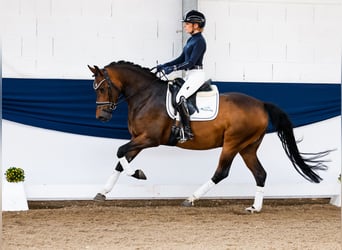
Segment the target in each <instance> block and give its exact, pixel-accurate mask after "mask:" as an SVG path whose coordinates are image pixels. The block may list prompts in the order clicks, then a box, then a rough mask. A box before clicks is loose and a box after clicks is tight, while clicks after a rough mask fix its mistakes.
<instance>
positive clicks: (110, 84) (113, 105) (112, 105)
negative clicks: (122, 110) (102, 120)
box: [93, 68, 166, 111]
mask: <svg viewBox="0 0 342 250" xmlns="http://www.w3.org/2000/svg"><path fill="white" fill-rule="evenodd" d="M153 69H154V68H152V69H151V71H152V70H153ZM102 71H103V76H104V79H102V80H101V81H100V82H99V83H97V82H96V81H95V80H94V82H93V88H94V90H97V89H98V88H99V87H100V86H101V85H102V83H104V82H105V81H107V84H108V85H107V87H108V100H109V101H107V102H96V105H97V106H98V107H101V106H108V107H109V109H110V110H111V111H114V110H115V109H116V108H117V106H118V105H119V104H121V103H123V102H124V101H127V100H128V99H130V98H131V97H133V96H135V95H137V94H138V93H134V94H132V95H130V96H127V97H125V96H124V95H123V94H122V93H121V92H122V91H121V90H120V89H119V88H118V87H117V86H116V85H115V84H114V83H113V82H112V81H111V80H110V78H109V75H108V72H107V70H106V69H105V68H104V69H103V70H102ZM164 76H165V77H166V75H165V74H164ZM158 80H160V78H159V77H158V78H157V79H155V80H154V81H153V82H152V83H154V82H156V81H158ZM111 87H113V88H114V89H115V90H117V91H118V92H119V93H120V95H119V98H118V101H117V102H113V101H112V100H113V97H112V91H111Z"/></svg>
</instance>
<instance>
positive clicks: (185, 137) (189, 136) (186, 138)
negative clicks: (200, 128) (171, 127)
mask: <svg viewBox="0 0 342 250" xmlns="http://www.w3.org/2000/svg"><path fill="white" fill-rule="evenodd" d="M188 132H190V133H185V130H184V127H182V128H181V129H180V131H179V134H180V138H179V143H184V142H186V141H190V140H192V139H193V138H194V135H193V134H192V132H191V130H189V131H188Z"/></svg>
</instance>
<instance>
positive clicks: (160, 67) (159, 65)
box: [157, 64, 164, 72]
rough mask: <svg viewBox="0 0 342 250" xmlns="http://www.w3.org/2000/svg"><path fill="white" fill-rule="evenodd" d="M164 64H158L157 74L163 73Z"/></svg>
mask: <svg viewBox="0 0 342 250" xmlns="http://www.w3.org/2000/svg"><path fill="white" fill-rule="evenodd" d="M163 68H164V67H163V64H158V65H157V72H161V71H162V70H163Z"/></svg>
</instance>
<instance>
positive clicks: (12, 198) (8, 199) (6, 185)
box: [2, 180, 28, 211]
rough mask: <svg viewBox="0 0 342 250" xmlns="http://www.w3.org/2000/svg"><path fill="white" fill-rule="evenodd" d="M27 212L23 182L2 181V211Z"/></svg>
mask: <svg viewBox="0 0 342 250" xmlns="http://www.w3.org/2000/svg"><path fill="white" fill-rule="evenodd" d="M26 210H28V205H27V199H26V194H25V189H24V182H18V183H12V182H8V181H6V180H3V181H2V211H26Z"/></svg>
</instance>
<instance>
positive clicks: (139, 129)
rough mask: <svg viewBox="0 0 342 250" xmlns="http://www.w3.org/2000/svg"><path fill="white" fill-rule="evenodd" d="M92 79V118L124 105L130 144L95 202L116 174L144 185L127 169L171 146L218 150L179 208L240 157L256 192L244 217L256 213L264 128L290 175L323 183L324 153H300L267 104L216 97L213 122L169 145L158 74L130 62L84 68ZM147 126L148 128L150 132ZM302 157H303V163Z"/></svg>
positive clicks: (284, 121)
mask: <svg viewBox="0 0 342 250" xmlns="http://www.w3.org/2000/svg"><path fill="white" fill-rule="evenodd" d="M88 68H89V69H90V71H91V72H92V73H93V77H94V82H93V88H94V90H95V92H96V105H97V106H96V118H97V119H99V120H101V121H104V122H105V121H109V120H110V119H111V118H112V112H113V111H114V110H115V108H116V107H117V105H118V104H119V103H120V102H122V101H126V102H127V104H128V130H129V133H130V134H131V139H130V140H129V142H128V143H126V144H124V145H122V146H120V147H119V149H118V150H117V158H118V163H117V164H116V167H115V169H114V170H113V173H112V174H111V175H110V177H109V178H108V180H107V182H106V184H105V186H104V188H103V189H102V190H101V191H100V192H99V193H97V194H96V196H95V197H94V200H96V201H104V200H106V194H107V193H109V192H110V191H111V190H112V189H113V187H114V185H115V183H116V182H117V180H118V178H119V176H120V174H121V173H122V172H123V171H124V172H125V173H126V174H127V175H129V176H132V177H134V178H137V179H142V180H143V179H146V176H145V174H144V172H143V171H142V170H141V169H137V170H134V169H133V167H132V166H131V165H130V163H131V162H132V161H133V159H134V158H135V157H136V156H137V155H138V154H139V153H140V152H141V151H142V150H143V149H146V148H150V147H157V146H159V145H174V146H177V147H180V148H183V149H192V150H207V149H213V148H220V147H221V148H222V151H221V154H220V158H219V161H218V165H217V167H216V170H215V172H214V174H213V176H212V178H210V179H209V180H208V181H207V182H206V183H204V184H203V185H202V186H200V187H199V188H198V189H197V190H196V191H195V192H194V193H193V194H192V195H191V196H189V197H188V198H187V199H186V200H184V202H183V203H182V205H183V206H188V207H189V206H194V203H195V201H196V200H198V199H200V198H201V197H202V196H203V195H204V194H206V193H207V192H208V191H209V190H210V189H212V188H213V187H214V186H215V185H217V184H218V183H219V182H220V181H222V180H223V179H225V178H226V177H227V176H228V174H229V171H230V168H231V164H232V161H233V159H234V157H235V156H236V155H237V154H240V155H241V157H242V159H243V161H244V163H245V164H246V166H247V167H248V169H249V170H250V171H251V172H252V174H253V176H254V179H255V182H256V191H255V196H254V203H253V205H252V206H250V207H247V208H246V210H247V211H248V212H251V213H253V212H260V211H261V209H262V205H263V198H264V186H265V181H266V175H267V174H266V171H265V169H264V168H263V166H262V164H261V163H260V161H259V159H258V157H257V150H258V148H259V146H260V144H261V142H262V140H263V138H264V135H265V133H266V130H267V127H268V124H269V122H270V123H271V124H272V125H273V127H274V130H275V131H276V132H277V135H278V137H279V139H280V140H281V142H282V147H283V148H284V150H285V153H286V155H287V156H288V158H289V160H290V161H291V163H292V165H293V166H294V168H295V170H296V171H297V172H298V173H299V174H300V175H301V176H303V177H304V178H305V179H306V180H308V181H311V182H314V183H319V182H320V181H321V180H322V178H321V177H320V176H319V175H318V174H317V173H316V172H317V170H326V169H327V166H326V165H325V164H324V162H326V161H325V160H323V158H324V156H326V155H327V154H328V153H329V151H323V152H318V153H301V152H300V151H299V149H298V147H297V141H296V139H295V136H294V133H293V125H292V123H291V121H290V119H289V117H288V115H287V114H286V113H285V112H284V111H283V110H281V109H280V108H279V107H277V106H276V105H274V104H272V103H267V102H263V101H261V100H258V99H256V98H254V97H251V96H248V95H245V94H242V93H237V92H235V93H231V92H229V93H220V95H219V98H218V99H219V111H218V113H217V116H216V118H215V119H213V120H209V121H192V122H191V128H192V131H193V134H194V138H193V139H192V140H189V141H186V142H181V141H174V140H171V139H172V135H173V128H174V123H175V121H174V119H171V118H170V117H169V115H168V114H167V111H166V102H165V97H166V93H167V88H168V85H169V81H168V80H163V79H162V78H161V77H159V75H158V73H157V72H153V70H151V69H149V68H144V67H142V66H140V65H137V64H134V63H132V62H126V61H118V62H112V63H110V64H108V65H107V66H105V67H104V68H102V69H100V68H99V67H98V66H96V65H94V66H93V67H91V66H89V65H88ZM151 124H152V126H151ZM304 154H305V157H304Z"/></svg>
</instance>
